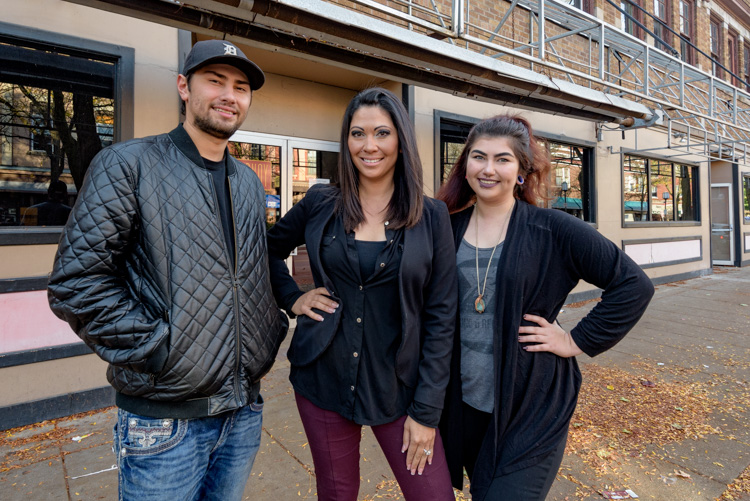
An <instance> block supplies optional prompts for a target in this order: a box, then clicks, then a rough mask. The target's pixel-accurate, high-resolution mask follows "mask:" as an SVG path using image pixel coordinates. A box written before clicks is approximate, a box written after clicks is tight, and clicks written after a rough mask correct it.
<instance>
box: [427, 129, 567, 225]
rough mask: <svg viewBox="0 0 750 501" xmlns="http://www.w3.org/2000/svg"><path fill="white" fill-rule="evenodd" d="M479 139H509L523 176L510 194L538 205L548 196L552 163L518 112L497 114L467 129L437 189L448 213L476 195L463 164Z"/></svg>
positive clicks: (454, 210) (470, 201) (464, 204)
mask: <svg viewBox="0 0 750 501" xmlns="http://www.w3.org/2000/svg"><path fill="white" fill-rule="evenodd" d="M480 138H506V139H508V140H509V142H510V147H511V149H512V150H513V154H514V155H515V157H516V159H518V165H519V170H520V175H521V176H522V177H523V178H524V183H523V184H521V185H518V184H517V185H516V186H515V188H514V189H513V196H515V197H516V198H517V199H519V200H523V201H525V202H528V203H530V204H531V205H539V203H540V202H542V201H543V200H546V199H547V198H548V196H547V186H548V185H549V181H550V180H549V174H550V170H551V169H552V165H551V163H550V160H549V155H548V154H547V150H546V149H545V148H544V147H543V146H542V145H540V144H539V142H538V141H537V140H536V138H535V137H534V131H533V129H532V128H531V124H529V122H528V120H526V119H525V118H523V117H521V116H519V115H498V116H495V117H492V118H487V119H485V120H482V121H481V122H479V123H478V124H476V125H475V126H474V127H473V128H472V129H471V131H470V132H469V137H468V138H467V139H466V145H465V146H464V149H463V151H462V152H461V155H460V156H459V157H458V160H456V164H455V165H454V166H453V169H452V170H451V173H450V175H449V176H448V180H447V181H446V182H445V184H444V185H443V186H442V187H441V188H440V191H438V194H437V198H438V199H440V200H442V201H443V202H445V204H446V205H447V206H448V210H449V211H450V212H456V211H459V210H461V209H463V208H465V207H466V206H468V205H469V204H470V203H472V202H473V201H474V199H475V198H476V194H475V193H474V190H472V189H471V186H469V182H468V181H467V180H466V163H467V161H468V159H469V153H470V152H471V150H472V148H473V147H474V143H476V142H477V140H479V139H480Z"/></svg>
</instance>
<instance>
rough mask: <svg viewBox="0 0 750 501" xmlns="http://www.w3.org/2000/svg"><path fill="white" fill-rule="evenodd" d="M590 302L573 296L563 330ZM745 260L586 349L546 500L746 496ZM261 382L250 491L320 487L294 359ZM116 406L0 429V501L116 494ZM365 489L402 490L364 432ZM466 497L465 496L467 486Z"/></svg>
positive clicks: (288, 495) (659, 301)
mask: <svg viewBox="0 0 750 501" xmlns="http://www.w3.org/2000/svg"><path fill="white" fill-rule="evenodd" d="M595 305H596V302H595V301H591V302H587V303H584V304H580V305H568V306H566V307H565V309H564V310H563V312H562V313H561V315H560V322H561V323H562V325H563V326H564V327H566V328H567V329H569V328H571V327H572V326H574V325H575V323H576V322H577V320H578V319H580V318H581V317H582V316H584V315H585V314H586V313H587V312H588V311H589V310H590V309H591V308H592V307H594V306H595ZM748 305H750V268H743V269H735V268H727V269H721V268H719V269H717V270H716V272H715V273H714V274H713V275H710V276H707V277H702V278H696V279H693V280H689V281H684V282H678V283H674V284H666V285H661V286H659V287H657V292H656V295H655V297H654V300H653V302H652V303H651V305H650V307H649V309H648V311H647V312H646V314H645V316H644V317H643V319H642V320H641V322H640V323H639V324H638V326H637V327H636V328H635V329H634V330H633V331H632V332H631V333H630V334H629V335H628V336H627V337H626V338H625V340H623V341H622V342H621V343H620V344H618V345H617V346H616V347H615V348H613V349H612V350H610V351H608V352H607V353H605V354H603V355H601V356H599V357H596V358H595V359H589V358H587V357H585V356H581V357H579V363H580V365H581V368H582V372H583V375H584V385H583V388H582V392H581V399H580V401H579V408H578V411H577V413H576V416H575V417H574V419H573V426H572V427H571V432H570V436H569V441H568V450H567V451H566V455H565V459H564V460H563V466H562V468H561V469H560V473H559V474H558V477H557V480H556V482H555V484H554V485H553V487H552V492H551V493H550V496H549V498H548V499H549V500H554V501H563V500H576V499H582V500H589V499H591V500H594V499H604V497H603V493H604V491H617V490H622V489H631V490H632V491H633V492H634V493H636V494H637V495H638V496H639V497H640V499H649V500H651V499H653V500H715V499H722V500H732V499H744V500H750V466H749V465H750V426H748V424H750V416H748V408H749V407H750V383H749V382H750V306H748ZM288 341H289V340H287V341H286V343H285V345H284V346H283V347H282V349H281V352H280V355H279V360H278V362H277V363H276V365H275V366H274V368H273V370H272V371H271V373H270V374H269V375H268V376H267V377H266V378H265V381H264V383H263V394H264V397H265V399H266V406H265V410H264V429H263V436H262V446H261V449H260V452H259V454H258V457H257V459H256V462H255V467H254V468H253V472H252V475H251V477H250V479H248V482H247V486H246V489H245V496H246V499H252V500H258V501H266V500H267V501H287V500H295V499H313V498H315V478H314V474H313V469H312V459H311V456H310V451H309V447H308V444H307V440H306V438H305V435H304V432H303V430H302V425H301V423H300V421H299V417H298V416H297V410H296V406H295V404H294V398H293V396H292V389H291V385H290V384H289V381H288V378H287V377H288V374H289V362H288V361H287V360H286V358H285V355H284V354H285V352H286V346H288ZM114 420H115V412H114V409H112V408H110V409H103V410H100V411H94V412H90V413H86V414H84V415H78V416H73V417H70V418H63V419H59V420H55V421H47V422H43V423H38V424H36V425H32V426H28V427H24V428H22V429H15V430H8V431H7V432H3V435H2V436H0V499H3V500H8V501H10V500H17V499H18V500H21V499H24V500H26V499H33V500H44V499H51V500H65V499H68V500H74V499H75V500H77V499H83V500H93V499H117V472H116V470H115V469H113V468H114V465H115V460H114V457H113V455H112V451H111V442H112V431H111V430H112V425H113V423H114ZM360 465H361V475H362V487H361V490H360V499H363V500H372V499H400V498H402V496H401V495H400V491H399V490H398V486H397V484H396V482H395V481H394V480H393V475H392V473H391V472H390V469H389V467H388V465H387V463H386V461H385V459H384V457H383V455H382V453H381V452H380V450H379V449H378V446H377V443H376V441H375V439H374V437H373V435H372V434H371V433H370V432H369V430H367V429H366V430H365V431H364V433H363V439H362V460H361V463H360ZM459 497H465V498H467V499H468V498H469V496H468V491H467V490H465V492H464V494H461V495H459Z"/></svg>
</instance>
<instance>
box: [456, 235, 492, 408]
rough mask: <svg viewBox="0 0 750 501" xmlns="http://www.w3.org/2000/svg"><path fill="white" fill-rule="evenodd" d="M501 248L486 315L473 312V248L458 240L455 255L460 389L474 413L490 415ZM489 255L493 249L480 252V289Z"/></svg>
mask: <svg viewBox="0 0 750 501" xmlns="http://www.w3.org/2000/svg"><path fill="white" fill-rule="evenodd" d="M502 250H503V244H502V243H501V244H500V245H498V246H497V249H496V250H495V255H494V256H492V263H491V265H490V270H489V272H488V273H487V287H486V288H485V289H484V295H483V296H482V298H483V299H484V304H485V312H484V313H481V314H480V313H478V312H477V311H476V310H475V309H474V301H475V300H476V298H477V296H478V295H479V293H478V292H477V264H476V248H475V247H474V246H473V245H471V244H469V243H468V242H467V241H466V240H461V245H460V246H459V247H458V253H457V254H456V266H457V268H458V297H459V299H460V301H459V304H460V307H459V308H460V311H459V313H460V315H461V388H462V390H463V400H464V402H466V403H467V404H469V405H470V406H472V407H474V408H475V409H479V410H480V411H483V412H492V410H493V409H494V407H495V377H494V375H495V372H494V367H493V362H492V352H493V334H492V321H493V319H494V316H495V312H494V311H493V310H494V306H493V305H494V304H495V302H494V299H493V298H494V296H495V277H496V276H497V263H498V261H499V259H500V254H501V253H502ZM490 255H492V247H490V248H488V249H482V248H480V249H479V287H480V288H481V287H482V284H483V283H484V274H485V272H486V271H487V262H488V261H489V259H490Z"/></svg>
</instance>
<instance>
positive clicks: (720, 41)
mask: <svg viewBox="0 0 750 501" xmlns="http://www.w3.org/2000/svg"><path fill="white" fill-rule="evenodd" d="M714 28H716V33H714ZM723 28H724V26H723V22H722V20H721V19H719V18H718V17H716V16H713V15H712V16H711V17H710V20H709V29H708V40H709V44H708V46H709V50H710V51H711V58H712V59H713V60H712V61H711V74H712V75H713V76H715V77H716V78H724V69H723V68H722V67H721V66H719V64H721V65H723V64H724V29H723ZM717 62H718V63H719V64H716V63H717Z"/></svg>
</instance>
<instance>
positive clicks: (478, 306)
mask: <svg viewBox="0 0 750 501" xmlns="http://www.w3.org/2000/svg"><path fill="white" fill-rule="evenodd" d="M515 205H516V202H515V200H514V201H513V205H512V206H511V208H510V209H509V210H508V213H507V214H506V216H505V222H504V223H503V227H502V228H501V230H500V238H499V239H498V241H497V243H496V244H495V247H493V248H492V254H490V260H489V261H488V262H487V270H486V271H485V272H484V284H482V287H481V288H480V287H479V213H478V212H477V206H476V204H474V216H475V217H474V223H475V226H476V229H477V241H476V245H475V246H474V251H475V254H474V255H475V258H476V265H477V294H478V295H477V298H476V299H475V300H474V309H475V310H476V311H477V313H484V312H485V310H486V309H487V308H486V305H485V304H484V291H485V290H486V289H487V275H488V274H489V273H490V266H491V265H492V258H493V256H494V255H495V251H496V250H497V246H498V245H500V242H502V241H503V233H504V232H505V230H507V228H508V222H509V221H510V214H511V212H513V207H515Z"/></svg>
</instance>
